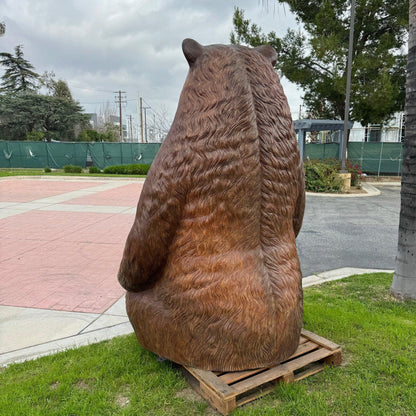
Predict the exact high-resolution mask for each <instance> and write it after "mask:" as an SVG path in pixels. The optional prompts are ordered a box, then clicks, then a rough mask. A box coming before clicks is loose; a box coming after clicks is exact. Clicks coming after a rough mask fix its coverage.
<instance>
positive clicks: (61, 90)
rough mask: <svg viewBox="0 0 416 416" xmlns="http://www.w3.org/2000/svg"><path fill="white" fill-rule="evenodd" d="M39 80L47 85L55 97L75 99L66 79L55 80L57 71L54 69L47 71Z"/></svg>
mask: <svg viewBox="0 0 416 416" xmlns="http://www.w3.org/2000/svg"><path fill="white" fill-rule="evenodd" d="M39 82H40V85H41V86H42V87H45V88H46V89H47V91H48V93H49V94H51V95H53V96H54V97H59V98H63V99H66V100H68V101H73V98H72V94H71V91H70V89H69V87H68V84H67V83H66V81H64V80H62V79H59V80H58V81H57V80H55V73H54V72H53V71H51V72H48V71H45V72H44V73H43V74H42V75H41V76H40V77H39Z"/></svg>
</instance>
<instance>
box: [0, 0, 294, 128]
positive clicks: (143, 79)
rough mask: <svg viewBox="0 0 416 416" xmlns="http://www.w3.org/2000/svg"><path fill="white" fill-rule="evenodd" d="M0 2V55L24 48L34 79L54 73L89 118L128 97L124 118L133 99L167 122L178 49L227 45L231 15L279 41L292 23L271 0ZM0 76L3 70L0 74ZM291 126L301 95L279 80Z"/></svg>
mask: <svg viewBox="0 0 416 416" xmlns="http://www.w3.org/2000/svg"><path fill="white" fill-rule="evenodd" d="M267 3H268V7H266V5H265V4H266V2H262V1H257V0H230V1H228V0H171V1H169V0H65V1H57V0H0V21H4V22H5V23H6V34H5V35H4V36H3V37H0V51H2V52H13V51H14V47H15V46H16V45H23V47H24V49H23V51H24V54H25V58H26V59H28V60H29V61H30V62H31V63H32V65H34V67H35V70H36V72H38V73H39V74H42V73H43V72H44V71H53V72H54V73H55V74H56V78H58V79H64V80H65V81H67V83H68V85H69V88H70V90H71V92H72V95H73V97H74V98H75V99H76V100H77V101H79V102H80V103H81V105H82V106H83V108H84V109H85V111H87V112H100V109H101V108H102V107H103V106H105V104H106V103H107V102H108V103H110V105H111V106H115V104H114V93H113V92H114V91H118V90H123V91H126V94H125V96H126V98H127V104H126V105H124V106H123V114H132V115H133V118H134V119H135V120H137V119H138V117H137V102H138V96H139V95H140V96H142V97H143V99H144V100H145V103H146V105H149V106H151V109H150V110H148V111H149V112H150V113H148V114H149V116H150V117H152V115H151V112H152V111H153V110H155V111H156V112H158V113H159V114H160V113H166V114H167V116H168V118H169V120H170V121H171V120H172V119H173V116H174V114H175V111H176V106H177V102H178V99H179V94H180V92H181V89H182V86H183V83H184V80H185V78H186V74H187V71H188V64H187V62H186V60H185V58H184V56H183V54H182V49H181V43H182V40H183V39H185V38H188V37H190V38H193V39H195V40H197V41H198V42H200V43H201V44H204V45H207V44H214V43H225V44H228V43H230V33H231V31H232V17H233V12H234V7H235V6H238V7H240V8H242V9H244V10H245V15H246V18H249V19H251V20H252V21H253V22H255V23H257V24H258V25H259V26H261V27H262V28H263V29H264V31H265V32H266V33H267V32H269V31H271V30H274V31H275V32H276V33H277V34H278V35H283V34H284V33H285V32H286V29H287V28H289V27H291V28H296V27H297V23H296V21H295V19H294V17H293V16H292V15H291V13H290V11H289V8H288V7H287V6H285V7H284V6H282V5H274V2H273V0H269V1H268V2H267ZM0 73H2V70H0ZM282 83H283V87H284V89H285V92H286V95H287V97H288V100H289V105H290V107H291V110H292V115H293V117H294V118H298V115H299V104H300V103H301V99H300V96H301V91H299V90H298V89H297V88H296V87H295V86H294V85H293V84H290V83H289V82H288V81H287V80H286V79H283V80H282Z"/></svg>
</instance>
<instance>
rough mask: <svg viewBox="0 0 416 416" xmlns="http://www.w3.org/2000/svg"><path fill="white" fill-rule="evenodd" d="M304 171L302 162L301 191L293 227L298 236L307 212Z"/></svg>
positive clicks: (299, 181) (299, 177)
mask: <svg viewBox="0 0 416 416" xmlns="http://www.w3.org/2000/svg"><path fill="white" fill-rule="evenodd" d="M304 176H305V175H304V173H303V166H302V164H300V167H299V168H298V186H299V193H298V197H297V199H296V205H295V215H294V217H293V229H294V231H295V237H297V236H298V234H299V231H300V228H301V227H302V222H303V214H304V212H305V177H304Z"/></svg>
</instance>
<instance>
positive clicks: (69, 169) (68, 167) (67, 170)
mask: <svg viewBox="0 0 416 416" xmlns="http://www.w3.org/2000/svg"><path fill="white" fill-rule="evenodd" d="M64 172H65V173H81V172H82V167H81V166H74V165H66V166H64Z"/></svg>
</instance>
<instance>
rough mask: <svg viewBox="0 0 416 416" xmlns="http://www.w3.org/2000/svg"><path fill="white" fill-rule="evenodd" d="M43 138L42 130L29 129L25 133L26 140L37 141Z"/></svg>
mask: <svg viewBox="0 0 416 416" xmlns="http://www.w3.org/2000/svg"><path fill="white" fill-rule="evenodd" d="M44 138H45V133H43V132H42V131H31V132H29V133H26V140H29V141H31V142H39V141H41V140H43V139H44Z"/></svg>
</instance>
